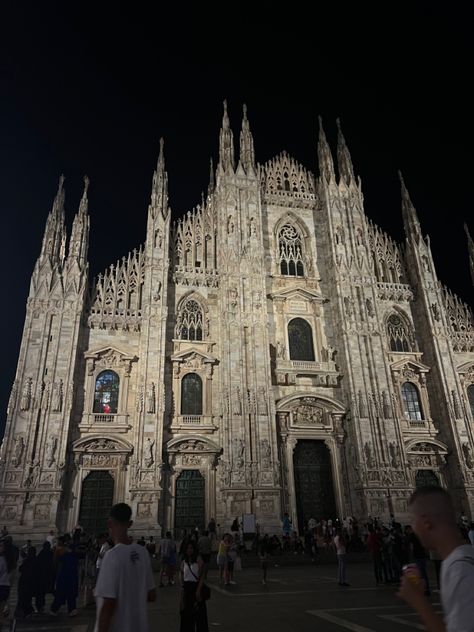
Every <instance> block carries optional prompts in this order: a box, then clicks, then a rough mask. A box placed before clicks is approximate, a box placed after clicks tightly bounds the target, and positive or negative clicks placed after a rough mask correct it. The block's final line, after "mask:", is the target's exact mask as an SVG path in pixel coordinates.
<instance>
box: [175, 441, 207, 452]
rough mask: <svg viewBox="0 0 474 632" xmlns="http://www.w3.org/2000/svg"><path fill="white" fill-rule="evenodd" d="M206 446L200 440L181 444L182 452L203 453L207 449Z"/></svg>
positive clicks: (180, 449)
mask: <svg viewBox="0 0 474 632" xmlns="http://www.w3.org/2000/svg"><path fill="white" fill-rule="evenodd" d="M206 447H207V446H206V444H205V443H204V442H203V441H199V440H198V439H190V440H189V441H182V442H181V443H180V444H179V451H180V452H202V451H204V450H205V449H206Z"/></svg>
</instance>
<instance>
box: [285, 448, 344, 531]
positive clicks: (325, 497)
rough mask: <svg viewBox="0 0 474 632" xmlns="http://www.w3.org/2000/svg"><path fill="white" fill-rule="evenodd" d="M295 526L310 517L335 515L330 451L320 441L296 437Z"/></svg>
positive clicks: (334, 516) (294, 457)
mask: <svg viewBox="0 0 474 632" xmlns="http://www.w3.org/2000/svg"><path fill="white" fill-rule="evenodd" d="M293 464H294V471H295V493H296V509H297V513H298V526H299V530H300V532H301V533H302V532H303V527H305V526H306V525H307V524H308V520H309V519H310V518H315V519H316V520H321V518H324V519H328V518H332V519H333V520H334V518H336V516H337V512H336V502H335V497H334V488H333V481H332V469H331V455H330V452H329V449H328V447H327V446H326V445H325V443H324V441H306V440H304V441H298V443H297V444H296V448H295V452H294V455H293Z"/></svg>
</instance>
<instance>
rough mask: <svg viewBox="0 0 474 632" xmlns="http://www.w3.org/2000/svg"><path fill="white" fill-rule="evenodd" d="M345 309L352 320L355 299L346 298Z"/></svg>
mask: <svg viewBox="0 0 474 632" xmlns="http://www.w3.org/2000/svg"><path fill="white" fill-rule="evenodd" d="M344 309H345V311H346V314H347V316H348V317H349V318H351V316H352V315H353V313H354V299H353V298H351V297H350V296H344Z"/></svg>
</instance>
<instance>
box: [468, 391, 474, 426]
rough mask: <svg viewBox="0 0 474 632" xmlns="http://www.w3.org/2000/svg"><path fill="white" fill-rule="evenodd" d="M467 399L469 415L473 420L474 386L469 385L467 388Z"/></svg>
mask: <svg viewBox="0 0 474 632" xmlns="http://www.w3.org/2000/svg"><path fill="white" fill-rule="evenodd" d="M467 399H468V401H469V406H470V408H471V415H472V418H473V419H474V384H470V385H469V386H468V387H467Z"/></svg>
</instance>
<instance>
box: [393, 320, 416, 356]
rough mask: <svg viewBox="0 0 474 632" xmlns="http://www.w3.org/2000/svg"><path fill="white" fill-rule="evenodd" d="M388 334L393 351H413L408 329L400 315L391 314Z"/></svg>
mask: <svg viewBox="0 0 474 632" xmlns="http://www.w3.org/2000/svg"><path fill="white" fill-rule="evenodd" d="M387 333H388V339H389V343H390V349H391V350H392V351H411V350H412V344H411V341H410V335H409V333H408V328H407V326H406V324H405V323H404V322H403V320H402V318H401V317H400V316H399V315H398V314H391V315H390V316H389V318H388V321H387Z"/></svg>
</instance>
